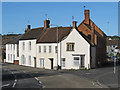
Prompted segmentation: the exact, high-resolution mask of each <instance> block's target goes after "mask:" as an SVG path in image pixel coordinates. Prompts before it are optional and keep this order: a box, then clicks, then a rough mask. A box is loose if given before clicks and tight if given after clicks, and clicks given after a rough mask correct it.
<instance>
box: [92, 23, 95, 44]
mask: <svg viewBox="0 0 120 90" xmlns="http://www.w3.org/2000/svg"><path fill="white" fill-rule="evenodd" d="M91 42H92V43H95V26H94V24H93V23H91Z"/></svg>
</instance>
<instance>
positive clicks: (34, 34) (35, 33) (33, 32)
mask: <svg viewBox="0 0 120 90" xmlns="http://www.w3.org/2000/svg"><path fill="white" fill-rule="evenodd" d="M42 33H43V27H41V28H34V29H30V30H28V31H27V32H26V33H25V34H23V36H22V37H21V38H20V40H29V39H37V38H39V36H40V35H41V34H42Z"/></svg>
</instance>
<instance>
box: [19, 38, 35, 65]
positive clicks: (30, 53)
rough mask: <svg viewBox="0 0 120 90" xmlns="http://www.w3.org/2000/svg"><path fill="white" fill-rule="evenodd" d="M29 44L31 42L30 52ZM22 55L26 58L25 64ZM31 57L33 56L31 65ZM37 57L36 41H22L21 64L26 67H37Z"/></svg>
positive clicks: (20, 45)
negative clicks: (35, 58)
mask: <svg viewBox="0 0 120 90" xmlns="http://www.w3.org/2000/svg"><path fill="white" fill-rule="evenodd" d="M23 42H25V50H23ZM29 42H31V50H29ZM22 55H24V56H25V64H23V63H22ZM29 56H31V64H30V62H29ZM34 57H36V39H33V40H20V41H19V58H20V60H19V64H20V65H24V66H31V67H35V60H34Z"/></svg>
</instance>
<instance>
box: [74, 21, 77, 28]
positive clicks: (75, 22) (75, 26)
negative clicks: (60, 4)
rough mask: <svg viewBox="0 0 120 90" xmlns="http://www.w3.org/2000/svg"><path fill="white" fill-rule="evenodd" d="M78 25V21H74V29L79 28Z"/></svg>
mask: <svg viewBox="0 0 120 90" xmlns="http://www.w3.org/2000/svg"><path fill="white" fill-rule="evenodd" d="M76 24H77V21H73V28H75V29H76V28H77V25H76Z"/></svg>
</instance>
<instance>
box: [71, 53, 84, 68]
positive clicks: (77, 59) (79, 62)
mask: <svg viewBox="0 0 120 90" xmlns="http://www.w3.org/2000/svg"><path fill="white" fill-rule="evenodd" d="M73 65H74V66H79V67H80V68H84V67H85V55H79V56H74V57H73Z"/></svg>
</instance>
